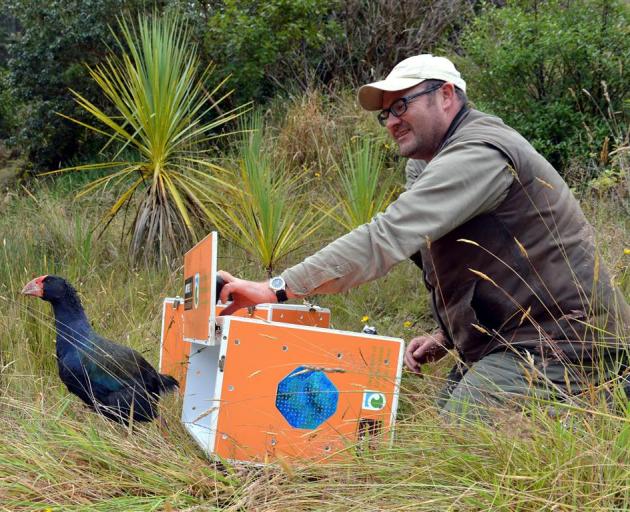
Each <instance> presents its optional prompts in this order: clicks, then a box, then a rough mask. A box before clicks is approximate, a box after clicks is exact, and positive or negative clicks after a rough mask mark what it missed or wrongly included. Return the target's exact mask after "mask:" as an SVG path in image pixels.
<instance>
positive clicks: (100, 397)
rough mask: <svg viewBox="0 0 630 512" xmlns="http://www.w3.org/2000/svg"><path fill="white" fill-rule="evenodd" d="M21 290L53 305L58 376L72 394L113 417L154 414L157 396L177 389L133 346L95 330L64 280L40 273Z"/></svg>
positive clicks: (123, 418)
mask: <svg viewBox="0 0 630 512" xmlns="http://www.w3.org/2000/svg"><path fill="white" fill-rule="evenodd" d="M22 293H25V294H27V295H34V296H37V297H40V298H41V299H43V300H45V301H48V302H50V303H51V305H52V307H53V312H54V315H55V329H56V333H57V338H56V350H57V362H58V366H59V377H60V378H61V380H62V382H63V383H64V384H65V385H66V387H67V388H68V390H69V391H70V392H72V393H74V394H75V395H77V396H78V397H79V398H81V400H83V402H85V403H86V404H87V405H89V406H90V407H91V408H93V409H94V410H96V411H98V412H99V413H101V414H103V415H104V416H106V417H108V418H110V419H113V420H116V421H120V422H123V423H126V422H128V421H129V418H131V417H132V418H133V419H134V420H135V421H151V420H152V419H154V418H155V417H157V415H158V411H157V404H158V401H159V398H160V395H161V394H162V393H165V392H168V391H171V390H174V389H175V388H177V386H178V383H177V380H175V379H174V378H173V377H171V376H169V375H163V374H160V373H158V372H157V371H156V370H155V369H154V368H153V367H152V366H151V365H150V364H149V363H148V362H147V361H146V360H145V359H144V358H143V357H142V356H141V355H140V354H139V353H138V352H136V351H135V350H133V349H131V348H129V347H125V346H123V345H118V344H117V343H114V342H112V341H110V340H108V339H106V338H103V337H102V336H100V335H98V334H97V333H96V332H94V330H93V329H92V327H91V325H90V322H89V321H88V318H87V316H86V314H85V311H84V310H83V306H82V305H81V301H80V299H79V296H78V295H77V293H76V291H75V289H74V288H73V287H72V286H71V285H70V284H69V283H68V282H67V281H66V280H65V279H63V278H61V277H58V276H41V277H38V278H37V279H33V280H32V281H31V282H30V283H28V284H27V285H26V286H25V287H24V290H22Z"/></svg>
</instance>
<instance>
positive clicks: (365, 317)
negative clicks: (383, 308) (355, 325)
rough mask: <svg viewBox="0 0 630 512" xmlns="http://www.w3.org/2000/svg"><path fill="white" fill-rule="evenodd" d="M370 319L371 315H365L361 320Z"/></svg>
mask: <svg viewBox="0 0 630 512" xmlns="http://www.w3.org/2000/svg"><path fill="white" fill-rule="evenodd" d="M369 319H370V317H369V316H367V315H365V316H364V317H363V318H362V319H361V322H367V321H368V320H369Z"/></svg>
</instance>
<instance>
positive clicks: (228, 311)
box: [219, 302, 245, 316]
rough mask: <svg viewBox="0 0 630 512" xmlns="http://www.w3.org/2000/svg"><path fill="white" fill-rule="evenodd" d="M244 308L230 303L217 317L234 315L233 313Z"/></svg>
mask: <svg viewBox="0 0 630 512" xmlns="http://www.w3.org/2000/svg"><path fill="white" fill-rule="evenodd" d="M243 307H245V306H239V305H238V304H237V303H236V302H232V303H231V304H230V305H229V306H228V307H226V308H225V309H224V310H223V311H221V314H220V315H219V316H228V315H231V314H232V313H234V311H238V310H239V309H242V308H243Z"/></svg>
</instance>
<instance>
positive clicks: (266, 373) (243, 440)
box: [160, 233, 404, 463]
mask: <svg viewBox="0 0 630 512" xmlns="http://www.w3.org/2000/svg"><path fill="white" fill-rule="evenodd" d="M216 262H217V234H216V233H211V234H210V235H208V236H207V237H206V238H205V239H204V240H202V241H201V242H200V243H199V244H197V245H196V246H195V247H194V248H193V249H191V250H190V251H189V252H188V253H186V256H185V259H184V298H183V299H181V298H179V297H177V298H169V299H166V300H165V301H164V306H163V320H162V342H161V355H160V370H161V371H162V372H164V373H169V374H171V375H173V376H174V377H175V378H177V379H178V380H179V382H180V392H181V394H182V396H183V403H182V422H183V424H184V425H185V427H186V429H187V430H188V432H189V433H190V434H191V435H192V437H193V438H194V439H195V441H196V442H197V444H198V445H199V446H200V447H201V448H202V449H203V450H204V451H205V452H206V453H207V454H208V455H209V456H218V457H220V458H225V459H230V460H234V461H244V462H249V463H266V462H271V461H274V460H276V459H278V458H291V459H308V460H334V459H337V458H340V457H343V456H345V454H347V453H348V449H351V450H356V449H365V448H369V447H372V446H374V444H376V443H378V442H383V441H387V440H389V441H391V439H392V433H393V426H394V422H395V418H396V411H397V408H398V394H399V386H400V377H401V371H402V358H403V351H404V342H403V340H401V339H399V338H390V337H386V336H376V335H370V334H363V333H354V332H347V331H339V330H334V329H330V328H329V326H330V311H329V310H328V309H325V308H320V307H318V306H311V305H308V304H305V305H295V304H260V305H258V306H256V308H250V309H243V310H240V311H238V312H237V313H235V314H234V315H231V316H225V317H220V313H221V311H222V310H223V309H224V308H225V306H226V305H224V304H220V303H219V304H216V284H215V283H216ZM215 304H216V306H215Z"/></svg>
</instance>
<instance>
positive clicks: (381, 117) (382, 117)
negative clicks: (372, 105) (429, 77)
mask: <svg viewBox="0 0 630 512" xmlns="http://www.w3.org/2000/svg"><path fill="white" fill-rule="evenodd" d="M443 85H444V84H443V83H442V84H437V85H434V86H433V87H429V88H428V89H425V90H424V91H420V92H417V93H416V94H410V95H409V96H403V97H402V98H398V99H397V100H396V101H394V102H393V103H392V104H391V105H390V106H389V108H384V109H383V110H381V111H380V112H379V113H378V115H377V116H376V118H377V119H378V122H379V123H380V124H381V126H385V124H386V123H387V119H388V118H389V114H391V115H393V116H394V117H400V116H402V115H403V114H404V113H405V112H407V109H408V108H409V103H411V101H412V100H415V99H417V98H419V97H420V96H424V95H425V94H429V93H432V92H433V91H437V90H438V89H441V88H442V86H443ZM400 102H402V105H401V107H400V108H398V107H394V105H398V104H399V103H400ZM392 108H394V109H395V110H397V111H398V113H396V112H394V110H392Z"/></svg>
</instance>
